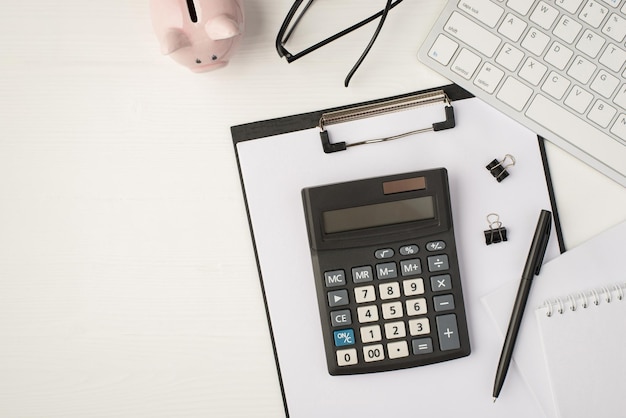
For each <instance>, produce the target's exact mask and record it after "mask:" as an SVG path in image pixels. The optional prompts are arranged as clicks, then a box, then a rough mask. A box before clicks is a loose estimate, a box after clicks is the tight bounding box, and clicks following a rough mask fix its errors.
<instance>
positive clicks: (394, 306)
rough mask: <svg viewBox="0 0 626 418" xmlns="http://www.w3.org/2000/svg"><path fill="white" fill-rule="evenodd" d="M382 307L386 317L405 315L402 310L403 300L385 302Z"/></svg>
mask: <svg viewBox="0 0 626 418" xmlns="http://www.w3.org/2000/svg"><path fill="white" fill-rule="evenodd" d="M380 308H381V310H382V311H383V318H384V319H394V318H402V316H403V315H404V313H403V312H402V302H389V303H383V304H382V305H381V306H380Z"/></svg>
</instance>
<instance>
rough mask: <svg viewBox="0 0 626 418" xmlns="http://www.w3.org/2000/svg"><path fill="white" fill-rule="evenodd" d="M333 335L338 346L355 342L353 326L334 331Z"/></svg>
mask: <svg viewBox="0 0 626 418" xmlns="http://www.w3.org/2000/svg"><path fill="white" fill-rule="evenodd" d="M333 335H334V337H335V346H336V347H343V346H345V345H353V344H354V330H353V329H352V328H348V329H340V330H337V331H335V332H333Z"/></svg>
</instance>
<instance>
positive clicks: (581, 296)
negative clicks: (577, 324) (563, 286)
mask: <svg viewBox="0 0 626 418" xmlns="http://www.w3.org/2000/svg"><path fill="white" fill-rule="evenodd" d="M624 294H626V283H617V284H614V285H610V286H603V287H601V288H597V289H592V290H590V291H586V292H579V293H575V294H569V295H568V296H567V297H565V298H557V299H548V300H546V301H545V302H544V303H543V304H542V307H544V308H546V309H547V310H546V316H548V317H551V316H552V315H553V314H554V313H555V312H556V313H558V314H561V315H562V314H563V313H564V312H565V311H566V310H567V309H569V310H570V311H576V310H577V309H578V308H579V307H581V308H583V309H587V308H588V307H590V306H592V305H593V306H598V305H600V304H601V303H612V302H614V301H616V300H617V301H623V300H624Z"/></svg>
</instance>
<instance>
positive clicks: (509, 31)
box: [498, 13, 528, 42]
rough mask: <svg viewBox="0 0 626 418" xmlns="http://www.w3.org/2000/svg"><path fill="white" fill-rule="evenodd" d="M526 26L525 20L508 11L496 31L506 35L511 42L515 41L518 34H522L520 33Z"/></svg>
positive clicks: (518, 36) (517, 38)
mask: <svg viewBox="0 0 626 418" xmlns="http://www.w3.org/2000/svg"><path fill="white" fill-rule="evenodd" d="M526 26H528V24H527V23H526V22H524V21H523V20H522V19H520V18H519V17H517V16H515V15H513V14H511V13H509V14H508V15H506V17H505V18H504V20H503V21H502V24H501V25H500V27H499V28H498V32H500V33H501V34H502V35H504V36H506V37H507V38H509V39H510V40H512V41H513V42H517V41H518V40H519V38H520V36H522V33H524V30H525V29H526Z"/></svg>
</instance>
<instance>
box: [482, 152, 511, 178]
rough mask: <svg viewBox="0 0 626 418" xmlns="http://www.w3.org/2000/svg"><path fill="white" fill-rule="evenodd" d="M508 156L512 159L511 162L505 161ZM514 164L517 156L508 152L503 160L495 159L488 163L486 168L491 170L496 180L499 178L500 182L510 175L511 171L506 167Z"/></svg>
mask: <svg viewBox="0 0 626 418" xmlns="http://www.w3.org/2000/svg"><path fill="white" fill-rule="evenodd" d="M507 158H508V159H509V160H510V162H509V163H508V164H505V161H506V159H507ZM514 165H515V158H514V157H513V156H512V155H511V154H506V155H505V156H504V158H503V159H502V161H498V160H497V159H494V160H493V161H492V162H490V163H489V164H487V167H486V168H487V170H489V172H490V173H491V175H492V176H494V177H495V178H496V180H498V183H500V182H501V181H502V180H504V179H505V178H507V177H508V176H509V172H508V171H506V169H507V168H508V167H512V166H514Z"/></svg>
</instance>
